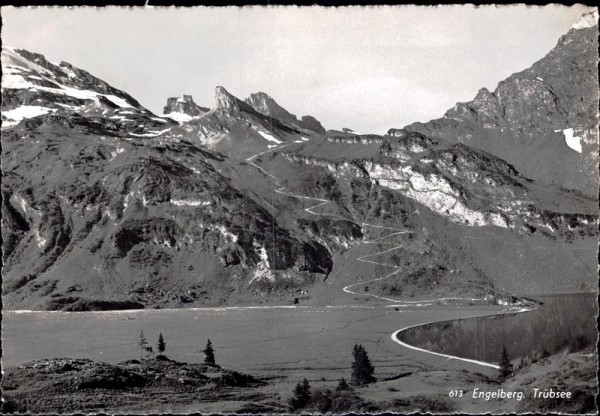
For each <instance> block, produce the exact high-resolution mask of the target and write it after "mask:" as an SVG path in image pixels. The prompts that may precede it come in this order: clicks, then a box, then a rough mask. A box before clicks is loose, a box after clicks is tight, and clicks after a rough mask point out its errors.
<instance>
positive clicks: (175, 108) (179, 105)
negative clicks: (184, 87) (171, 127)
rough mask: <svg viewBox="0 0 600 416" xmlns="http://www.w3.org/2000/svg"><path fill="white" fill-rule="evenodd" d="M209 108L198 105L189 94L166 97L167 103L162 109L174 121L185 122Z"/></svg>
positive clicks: (206, 111)
mask: <svg viewBox="0 0 600 416" xmlns="http://www.w3.org/2000/svg"><path fill="white" fill-rule="evenodd" d="M209 111H210V110H209V109H208V108H205V107H200V106H199V105H198V104H196V103H195V102H194V99H193V98H192V96H191V95H184V96H183V97H171V98H169V99H167V105H166V106H165V108H164V109H163V114H164V115H165V116H167V117H169V118H171V119H173V120H175V121H178V122H185V121H189V120H191V119H192V117H198V116H201V115H203V114H205V113H208V112H209Z"/></svg>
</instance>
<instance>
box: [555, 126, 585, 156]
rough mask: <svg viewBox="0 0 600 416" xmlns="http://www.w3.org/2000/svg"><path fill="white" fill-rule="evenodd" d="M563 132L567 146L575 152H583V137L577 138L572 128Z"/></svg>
mask: <svg viewBox="0 0 600 416" xmlns="http://www.w3.org/2000/svg"><path fill="white" fill-rule="evenodd" d="M559 131H560V130H559ZM562 132H563V134H564V135H565V143H566V144H567V146H569V147H570V148H571V149H573V150H575V151H576V152H577V153H581V152H583V148H582V147H581V137H579V136H575V135H574V134H573V133H574V130H573V129H572V128H569V129H564V130H563V131H562Z"/></svg>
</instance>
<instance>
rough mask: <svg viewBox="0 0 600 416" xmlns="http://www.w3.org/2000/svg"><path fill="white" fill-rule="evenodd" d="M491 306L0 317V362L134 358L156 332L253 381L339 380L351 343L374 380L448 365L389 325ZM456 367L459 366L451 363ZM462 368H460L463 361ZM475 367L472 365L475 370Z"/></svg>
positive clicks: (173, 348)
mask: <svg viewBox="0 0 600 416" xmlns="http://www.w3.org/2000/svg"><path fill="white" fill-rule="evenodd" d="M500 310H501V308H500V307H498V306H489V305H488V306H485V305H482V306H478V307H449V306H433V307H416V306H415V307H406V308H402V311H396V310H394V308H393V307H390V306H389V305H385V304H377V305H372V306H366V305H365V306H340V307H317V306H314V307H313V306H310V307H308V306H298V307H287V308H205V309H170V310H167V309H162V310H140V311H119V312H117V311H115V312H15V311H4V312H3V314H2V315H3V321H2V326H3V328H2V329H3V330H2V337H3V339H2V341H3V357H2V362H3V364H4V366H8V367H10V366H14V365H19V364H23V363H25V362H28V361H31V360H37V359H42V358H53V357H70V358H90V359H93V360H97V361H106V362H119V361H124V360H127V359H132V358H138V359H139V347H138V345H137V341H138V337H139V332H140V330H143V331H144V333H145V335H146V338H147V339H148V342H149V345H151V346H156V341H157V339H158V334H159V332H162V333H163V335H164V337H165V340H166V343H167V350H166V355H167V356H169V357H170V358H172V359H175V360H179V361H186V362H198V361H201V360H202V355H201V354H198V353H196V351H198V350H201V349H202V348H204V346H205V344H206V340H207V339H208V338H210V339H211V341H212V343H213V346H214V348H215V352H216V359H217V363H218V364H221V365H223V366H224V367H226V368H230V369H234V370H238V371H244V372H249V373H250V374H254V375H265V376H273V375H286V374H287V375H293V376H294V377H295V376H298V377H303V376H307V377H309V376H312V377H313V378H318V379H321V378H322V377H326V378H332V379H336V378H339V377H349V375H350V366H351V363H352V354H351V353H352V347H353V346H354V344H362V345H363V346H364V347H365V348H366V349H367V351H368V353H369V356H370V357H371V360H372V361H373V363H374V365H375V366H376V368H377V374H378V375H379V376H381V377H385V376H394V375H395V374H399V373H402V372H405V371H406V365H416V364H418V363H419V362H421V361H423V362H426V363H431V365H434V366H439V365H455V364H456V365H458V364H457V363H449V362H447V361H446V360H445V359H443V358H437V357H434V356H431V355H430V354H424V353H421V352H418V351H412V350H409V349H407V348H403V347H401V346H399V345H398V344H396V343H395V342H394V341H392V339H391V336H390V335H391V334H392V333H393V332H394V331H396V330H398V329H399V328H404V327H407V326H410V325H416V324H422V323H426V322H431V321H437V320H442V319H448V318H461V317H473V316H481V315H483V314H493V313H498V312H499V311H500ZM460 365H461V366H462V365H463V364H460ZM467 366H468V365H467ZM475 368H477V366H475Z"/></svg>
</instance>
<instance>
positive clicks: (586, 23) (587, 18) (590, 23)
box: [573, 9, 598, 30]
mask: <svg viewBox="0 0 600 416" xmlns="http://www.w3.org/2000/svg"><path fill="white" fill-rule="evenodd" d="M597 24H598V10H597V9H596V10H594V11H591V12H588V13H584V14H583V15H581V19H579V22H577V23H575V24H574V25H573V29H576V30H578V29H585V28H588V27H594V26H596V25H597Z"/></svg>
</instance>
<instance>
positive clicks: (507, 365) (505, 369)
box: [498, 345, 513, 380]
mask: <svg viewBox="0 0 600 416" xmlns="http://www.w3.org/2000/svg"><path fill="white" fill-rule="evenodd" d="M498 364H499V366H500V369H499V372H500V374H499V376H500V380H504V379H506V378H508V377H510V376H511V375H512V373H513V365H512V363H511V362H510V359H509V358H508V351H506V345H502V354H501V355H500V362H499V363H498Z"/></svg>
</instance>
